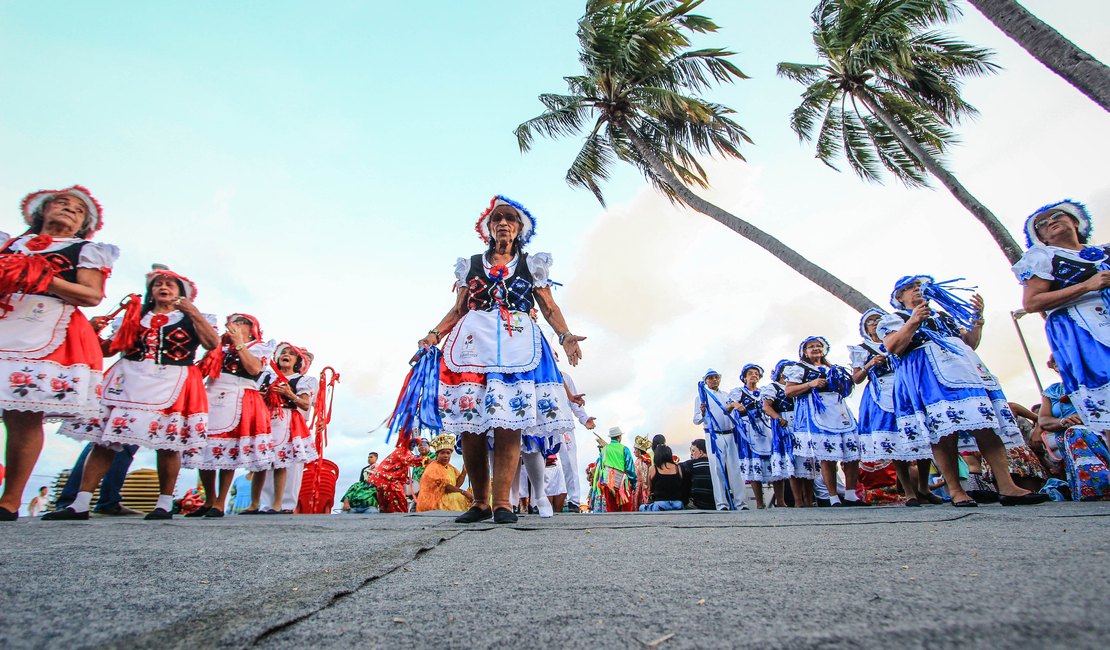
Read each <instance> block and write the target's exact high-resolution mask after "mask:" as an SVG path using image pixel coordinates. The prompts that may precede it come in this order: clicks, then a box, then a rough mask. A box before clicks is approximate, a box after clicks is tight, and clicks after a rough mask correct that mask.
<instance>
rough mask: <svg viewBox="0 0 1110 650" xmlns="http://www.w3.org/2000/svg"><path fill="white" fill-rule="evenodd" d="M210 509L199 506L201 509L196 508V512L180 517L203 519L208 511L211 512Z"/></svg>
mask: <svg viewBox="0 0 1110 650" xmlns="http://www.w3.org/2000/svg"><path fill="white" fill-rule="evenodd" d="M211 509H212V508H208V507H205V506H201V507H199V508H197V509H196V510H194V511H192V512H190V513H189V514H187V515H182V516H184V517H203V516H205V515H206V514H208V511H209V510H211Z"/></svg>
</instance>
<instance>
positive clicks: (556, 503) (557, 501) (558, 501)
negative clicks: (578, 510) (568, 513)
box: [550, 494, 567, 512]
mask: <svg viewBox="0 0 1110 650" xmlns="http://www.w3.org/2000/svg"><path fill="white" fill-rule="evenodd" d="M550 500H551V507H552V508H553V509H554V510H555V512H562V511H563V506H565V505H566V504H567V495H565V494H557V495H555V496H553V497H551V499H550Z"/></svg>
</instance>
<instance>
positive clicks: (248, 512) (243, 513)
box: [239, 510, 262, 515]
mask: <svg viewBox="0 0 1110 650" xmlns="http://www.w3.org/2000/svg"><path fill="white" fill-rule="evenodd" d="M239 514H241V515H260V514H262V511H261V510H240V511H239Z"/></svg>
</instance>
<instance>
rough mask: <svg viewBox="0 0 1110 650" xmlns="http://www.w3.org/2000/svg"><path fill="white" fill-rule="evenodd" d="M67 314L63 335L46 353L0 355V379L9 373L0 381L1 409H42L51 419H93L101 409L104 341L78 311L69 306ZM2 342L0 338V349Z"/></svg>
mask: <svg viewBox="0 0 1110 650" xmlns="http://www.w3.org/2000/svg"><path fill="white" fill-rule="evenodd" d="M34 298H39V297H34ZM41 298H42V299H43V300H44V301H46V300H52V301H57V299H56V298H49V297H46V296H42V297H41ZM26 299H27V300H30V299H32V297H26ZM66 312H69V313H68V319H69V321H68V324H66V325H65V337H64V339H62V340H61V341H55V344H56V346H55V345H51V348H53V349H52V350H51V351H50V352H49V353H48V354H45V355H43V356H41V357H38V358H26V357H24V358H21V357H20V356H19V355H18V354H12V353H8V354H2V355H0V377H7V381H6V382H0V410H4V411H27V412H32V413H42V414H43V415H45V416H46V417H47V418H69V417H75V416H76V417H83V418H95V417H97V415H98V414H99V413H100V393H99V390H100V382H101V379H102V377H103V370H104V354H103V353H102V352H101V350H100V339H98V338H97V336H96V332H94V331H93V328H92V325H90V324H89V321H88V319H87V318H85V315H84V314H82V313H81V311H80V310H78V309H73V308H72V307H69V308H68V309H66ZM58 327H61V325H58ZM4 345H5V342H4V341H0V348H3V347H4ZM47 349H49V348H47ZM29 356H34V355H29Z"/></svg>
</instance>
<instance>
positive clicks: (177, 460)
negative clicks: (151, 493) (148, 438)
mask: <svg viewBox="0 0 1110 650" xmlns="http://www.w3.org/2000/svg"><path fill="white" fill-rule="evenodd" d="M89 455H90V456H92V454H89ZM85 466H86V467H88V461H85ZM85 471H86V472H87V471H88V469H86V470H85ZM180 473H181V452H179V451H170V450H169V449H159V450H158V490H159V494H170V495H172V494H173V491H174V490H175V489H177V475H178V474H180Z"/></svg>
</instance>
